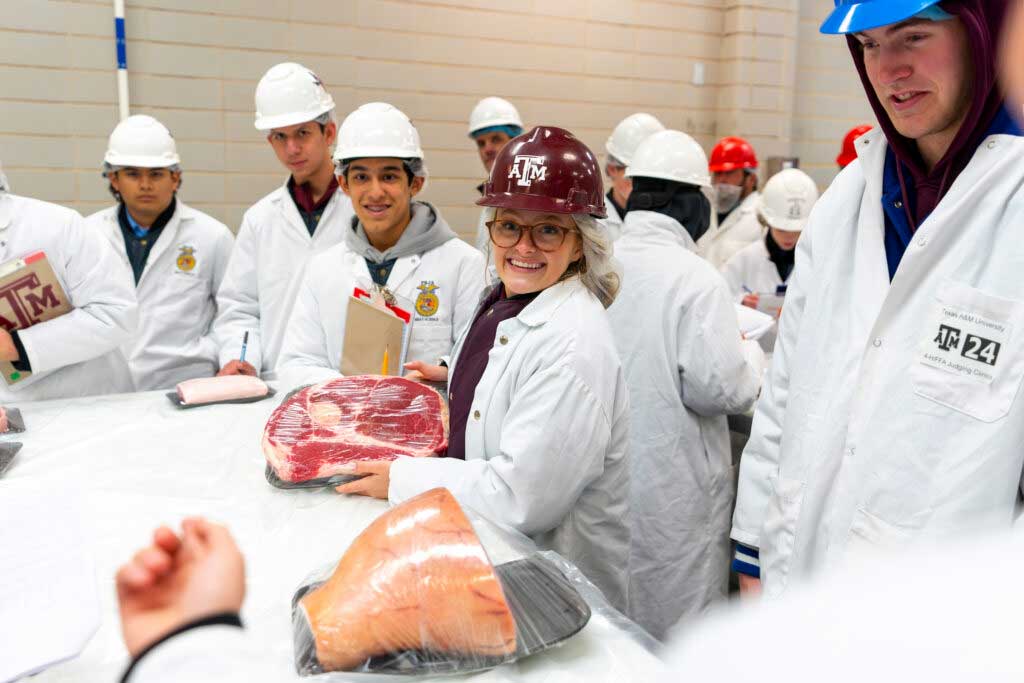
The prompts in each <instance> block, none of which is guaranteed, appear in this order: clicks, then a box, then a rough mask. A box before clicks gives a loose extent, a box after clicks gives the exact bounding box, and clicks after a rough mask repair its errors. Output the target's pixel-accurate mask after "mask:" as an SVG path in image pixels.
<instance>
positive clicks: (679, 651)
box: [658, 530, 1024, 683]
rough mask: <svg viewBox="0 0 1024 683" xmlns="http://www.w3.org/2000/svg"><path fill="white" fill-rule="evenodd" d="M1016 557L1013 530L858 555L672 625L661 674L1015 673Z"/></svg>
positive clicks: (853, 680) (1008, 679) (752, 678)
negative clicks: (778, 595) (807, 580)
mask: <svg viewBox="0 0 1024 683" xmlns="http://www.w3.org/2000/svg"><path fill="white" fill-rule="evenodd" d="M1018 561H1021V562H1024V536H1022V534H1021V532H1020V531H1019V530H1017V531H1014V532H1010V533H1005V534H998V535H994V536H992V537H986V538H984V539H983V540H981V541H973V540H972V542H971V543H969V544H963V545H960V544H956V545H955V546H953V547H950V546H949V545H948V544H947V545H945V547H943V548H942V550H935V549H929V550H928V551H927V552H922V551H921V549H916V550H915V552H913V553H910V554H908V555H907V556H902V557H899V558H897V559H893V558H890V557H885V558H872V560H871V561H864V562H863V563H861V562H857V563H854V566H849V567H844V568H843V569H842V570H840V571H837V572H835V573H832V574H829V575H828V576H824V577H821V580H819V581H815V582H812V583H811V584H809V585H806V586H802V587H800V588H797V587H795V586H794V589H793V590H792V591H791V592H789V593H787V594H786V596H785V598H784V599H782V600H761V601H757V602H754V603H750V604H747V603H739V608H738V609H731V610H729V611H727V612H726V613H724V614H721V615H718V616H716V617H715V618H711V619H708V620H707V621H705V622H702V623H701V624H700V625H699V626H698V627H697V628H694V629H691V630H690V631H688V632H686V633H680V634H679V637H678V638H677V639H676V640H674V641H673V642H672V643H671V644H670V645H669V646H668V647H666V648H665V650H664V651H663V653H662V655H663V657H664V658H665V660H666V662H667V664H668V668H669V671H670V672H671V673H670V674H668V675H667V676H666V677H665V678H664V679H658V680H659V681H663V682H664V683H677V682H678V681H717V680H720V681H729V682H730V683H761V682H762V681H778V680H784V681H787V682H788V683H819V681H825V680H827V681H829V682H830V683H863V682H864V681H928V682H929V683H962V682H963V681H985V683H997V682H998V683H1004V682H1005V683H1017V682H1018V681H1021V680H1024V659H1022V658H1021V656H1020V615H1021V612H1022V611H1024V592H1022V591H1021V590H1020V588H1019V586H1018V585H1017V583H1016V582H1015V581H1014V577H1013V573H1012V572H1008V571H1007V569H1008V568H1010V567H1017V566H1019V565H1018V564H1017V562H1018ZM734 604H736V603H734ZM739 652H742V655H741V656H740V655H739Z"/></svg>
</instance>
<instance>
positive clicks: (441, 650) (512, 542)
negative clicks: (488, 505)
mask: <svg viewBox="0 0 1024 683" xmlns="http://www.w3.org/2000/svg"><path fill="white" fill-rule="evenodd" d="M471 520H472V521H471ZM585 595H589V596H590V597H591V598H593V599H594V601H595V603H596V604H598V605H601V607H600V609H601V611H602V613H603V616H605V617H607V618H610V619H611V620H614V621H618V622H619V623H621V624H624V625H626V628H627V630H630V629H631V630H634V631H637V632H639V633H640V634H641V636H642V637H643V635H642V634H643V632H642V631H640V630H639V629H638V628H637V627H636V626H633V625H632V624H631V622H629V621H628V620H626V619H625V617H622V616H621V615H619V614H618V613H617V612H615V611H614V610H612V609H611V608H610V607H608V606H607V603H606V602H604V599H603V597H602V596H601V595H600V592H599V591H597V589H596V588H594V587H593V585H592V584H590V583H589V582H588V581H586V579H585V578H583V577H582V575H581V574H580V573H579V571H578V570H576V569H575V567H573V566H572V565H570V564H569V563H567V562H566V561H565V560H563V559H562V558H560V557H559V556H558V555H556V554H554V553H540V552H538V551H537V548H536V546H535V545H533V543H532V542H531V541H530V540H529V539H527V538H526V537H524V536H522V535H520V534H517V533H516V532H514V531H509V530H506V529H502V528H499V527H497V526H495V525H493V524H491V523H489V522H487V521H486V520H485V519H483V518H482V517H480V516H479V515H476V514H475V513H473V512H472V511H468V510H464V509H463V508H462V507H460V506H459V504H458V503H457V502H456V500H455V498H454V497H453V496H452V495H451V493H450V492H449V491H448V490H447V489H433V490H431V491H427V492H426V493H423V494H421V495H419V496H416V497H415V498H412V499H410V500H408V501H406V502H405V503H403V504H401V505H399V506H396V507H394V508H392V509H391V510H388V511H387V512H385V513H384V514H382V515H381V516H380V517H378V518H377V519H376V520H375V521H374V522H372V523H371V524H370V525H369V526H368V527H367V528H366V529H365V530H364V531H363V532H362V533H361V534H360V535H359V536H358V537H357V538H356V539H355V540H354V541H353V542H352V544H351V545H350V546H349V548H348V549H347V550H345V552H344V554H343V555H342V557H341V559H340V560H339V561H338V563H337V564H336V565H334V566H332V567H328V568H325V569H323V570H320V571H318V572H316V573H314V574H312V575H311V576H309V577H307V579H306V580H304V581H303V582H302V584H301V585H300V586H299V588H298V590H297V591H296V593H295V595H294V598H293V601H292V623H293V635H294V644H295V666H296V670H297V671H298V672H299V674H300V675H303V676H316V677H317V678H318V680H325V681H343V680H354V679H355V680H358V679H362V678H363V677H364V676H361V675H356V674H367V675H368V674H377V675H380V674H390V675H396V676H410V675H434V676H437V675H455V674H465V673H471V672H475V671H482V670H485V669H489V668H492V667H495V666H499V665H501V664H505V663H509V662H514V661H517V660H520V659H522V658H525V657H528V656H530V655H533V654H536V653H538V652H543V651H544V650H547V649H549V648H551V647H554V646H556V645H558V644H559V643H561V642H563V641H565V640H567V639H569V638H572V637H573V636H574V635H576V634H577V633H579V631H581V630H582V629H583V628H584V627H585V626H586V625H587V623H588V621H589V620H590V618H591V616H592V607H591V605H590V603H588V600H587V599H586V598H585V597H584V596H585ZM647 638H648V639H649V636H648V637H647ZM644 645H645V646H647V647H649V648H652V649H653V647H654V645H653V641H651V642H650V643H647V642H645V643H644ZM332 672H333V673H332ZM342 672H346V673H342ZM370 678H372V677H370Z"/></svg>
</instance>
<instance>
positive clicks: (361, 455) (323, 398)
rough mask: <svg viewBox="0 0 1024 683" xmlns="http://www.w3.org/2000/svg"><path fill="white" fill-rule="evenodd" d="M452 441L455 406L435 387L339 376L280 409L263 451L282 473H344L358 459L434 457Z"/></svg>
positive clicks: (295, 478)
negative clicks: (451, 412)
mask: <svg viewBox="0 0 1024 683" xmlns="http://www.w3.org/2000/svg"><path fill="white" fill-rule="evenodd" d="M447 448H448V408H447V406H446V405H445V403H444V399H443V398H442V397H441V395H440V394H439V393H438V392H437V391H435V390H434V389H432V388H430V387H428V386H425V385H423V384H420V383H419V382H413V381H410V380H407V379H403V378H401V377H382V376H377V375H358V376H354V377H339V378H338V379H333V380H330V381H327V382H324V383H323V384H317V385H314V386H311V387H307V388H305V389H303V390H301V391H299V392H297V393H296V394H295V395H293V396H291V397H290V398H288V399H287V400H285V401H283V402H282V403H281V405H280V406H278V407H277V409H276V410H275V411H274V412H273V414H272V415H271V416H270V419H269V420H268V421H267V426H266V429H264V431H263V454H264V456H266V459H267V463H268V464H269V465H270V467H271V468H272V469H273V470H274V473H275V474H276V475H277V476H278V478H280V479H281V480H282V481H286V482H302V481H308V480H310V479H322V478H327V477H331V476H333V475H335V474H338V473H339V471H338V466H339V465H345V464H347V463H350V462H354V461H356V460H394V459H395V458H396V457H398V456H399V455H407V456H411V457H426V456H432V455H437V454H440V453H443V452H444V451H445V449H447Z"/></svg>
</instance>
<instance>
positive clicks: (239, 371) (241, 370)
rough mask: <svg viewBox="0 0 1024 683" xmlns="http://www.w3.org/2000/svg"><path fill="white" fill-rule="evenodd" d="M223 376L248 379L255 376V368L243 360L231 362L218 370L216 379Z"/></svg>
mask: <svg viewBox="0 0 1024 683" xmlns="http://www.w3.org/2000/svg"><path fill="white" fill-rule="evenodd" d="M225 375H249V376H250V377H255V376H256V368H254V367H253V366H251V365H249V364H248V363H246V362H245V361H244V360H237V359H236V360H233V361H228V364H227V365H225V366H224V367H222V368H221V369H220V372H218V373H217V376H218V377H224V376H225Z"/></svg>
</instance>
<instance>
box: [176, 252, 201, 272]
mask: <svg viewBox="0 0 1024 683" xmlns="http://www.w3.org/2000/svg"><path fill="white" fill-rule="evenodd" d="M178 251H179V252H180V253H179V254H178V260H177V266H178V270H179V271H181V272H183V273H191V272H192V271H193V270H194V269H195V267H196V264H197V263H198V261H197V260H196V254H195V252H196V250H195V247H190V246H188V245H182V246H180V247H178Z"/></svg>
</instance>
